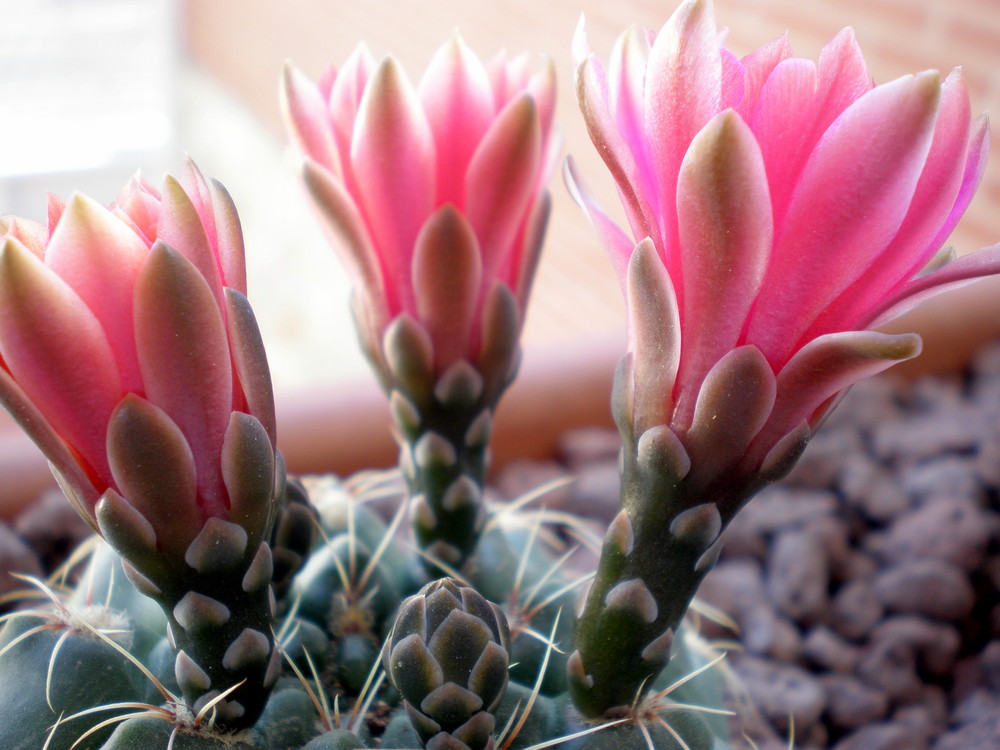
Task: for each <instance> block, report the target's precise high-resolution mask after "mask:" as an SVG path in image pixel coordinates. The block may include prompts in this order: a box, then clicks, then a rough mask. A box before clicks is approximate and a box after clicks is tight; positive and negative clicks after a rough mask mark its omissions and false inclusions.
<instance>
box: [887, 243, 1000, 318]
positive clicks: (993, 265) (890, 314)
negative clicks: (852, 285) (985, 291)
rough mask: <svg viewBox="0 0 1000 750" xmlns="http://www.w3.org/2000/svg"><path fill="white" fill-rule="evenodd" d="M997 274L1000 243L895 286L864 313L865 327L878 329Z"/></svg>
mask: <svg viewBox="0 0 1000 750" xmlns="http://www.w3.org/2000/svg"><path fill="white" fill-rule="evenodd" d="M998 273H1000V243H997V244H996V245H990V246H989V247H984V248H982V249H980V250H977V251H976V252H974V253H969V254H968V255H963V256H962V257H960V258H956V259H955V260H953V261H951V263H948V264H947V265H945V266H944V267H942V268H940V269H938V270H937V271H934V272H933V273H929V274H926V275H925V276H919V277H918V278H916V279H913V280H911V281H908V282H906V283H905V284H901V285H899V286H898V287H897V288H896V289H894V290H893V291H892V292H891V293H889V294H887V295H886V296H885V297H884V298H883V299H881V300H879V303H878V305H877V306H876V307H874V308H872V309H870V310H869V311H868V317H869V318H870V319H871V322H870V323H869V325H871V326H880V325H882V324H883V323H887V322H889V321H890V320H892V319H893V318H896V317H898V316H900V315H902V314H903V313H904V312H906V311H907V310H910V309H912V308H913V307H915V306H916V305H917V304H919V303H920V302H923V301H924V300H927V299H930V298H931V297H936V296H937V295H938V294H940V293H941V292H946V291H948V290H949V289H955V288H957V287H959V286H963V285H964V284H967V283H969V282H970V281H975V280H976V279H979V278H981V277H983V276H991V275H993V274H998Z"/></svg>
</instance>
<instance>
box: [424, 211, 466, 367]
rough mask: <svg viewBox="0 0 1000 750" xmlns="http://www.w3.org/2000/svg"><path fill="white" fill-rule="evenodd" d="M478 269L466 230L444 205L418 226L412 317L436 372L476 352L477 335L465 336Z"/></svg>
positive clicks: (458, 215)
mask: <svg viewBox="0 0 1000 750" xmlns="http://www.w3.org/2000/svg"><path fill="white" fill-rule="evenodd" d="M482 270H483V269H482V258H481V255H480V248H479V243H478V242H477V240H476V235H475V233H474V232H473V230H472V227H471V226H470V225H469V223H468V222H467V221H466V220H465V217H463V216H462V214H461V213H460V212H459V211H458V209H456V208H455V207H454V206H453V205H451V204H445V205H444V206H442V207H441V208H440V209H438V210H437V211H436V212H435V213H434V214H432V215H431V217H430V218H429V219H428V220H427V223H426V224H424V227H423V229H421V231H420V234H419V235H418V237H417V244H416V248H414V251H413V293H414V296H415V297H416V304H417V315H418V317H419V320H420V322H421V323H422V324H423V326H424V328H425V329H427V332H428V333H429V334H430V337H431V344H432V345H433V347H434V366H435V371H436V372H437V373H441V372H443V371H444V370H446V369H447V368H448V366H449V365H451V364H452V363H454V362H457V361H458V360H460V359H465V360H466V361H471V360H472V359H473V355H474V353H475V352H476V351H478V345H479V341H478V336H477V337H476V338H475V340H470V334H472V333H473V332H474V331H476V330H477V328H478V326H477V323H478V310H477V309H476V308H477V306H478V303H479V292H480V288H481V286H482Z"/></svg>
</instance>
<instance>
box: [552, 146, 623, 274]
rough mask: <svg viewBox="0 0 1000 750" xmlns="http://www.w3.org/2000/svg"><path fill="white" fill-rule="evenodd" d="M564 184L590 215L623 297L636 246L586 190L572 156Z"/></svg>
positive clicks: (564, 166)
mask: <svg viewBox="0 0 1000 750" xmlns="http://www.w3.org/2000/svg"><path fill="white" fill-rule="evenodd" d="M563 180H564V181H565V183H566V189H567V190H569V194H570V195H571V196H572V197H573V200H574V201H576V203H577V205H578V206H580V208H582V209H583V210H584V212H585V213H586V214H587V218H589V219H590V223H591V225H592V226H593V227H594V230H595V231H596V232H597V236H598V239H600V241H601V244H602V245H604V248H605V250H607V252H608V256H609V258H610V259H611V265H612V267H613V268H614V270H615V275H616V276H617V277H618V281H619V283H620V284H621V286H622V292H623V293H624V291H625V279H626V276H627V273H628V264H629V258H631V257H632V251H633V250H634V249H635V243H633V242H632V240H631V239H629V237H628V235H626V234H625V232H623V231H622V230H621V228H620V227H619V226H618V225H617V224H616V223H615V222H614V220H613V219H612V218H611V217H610V216H608V215H607V214H606V213H604V211H603V210H602V209H601V207H600V206H599V205H598V204H597V199H596V198H594V195H593V194H592V193H591V192H590V191H589V190H588V189H587V186H586V185H585V184H584V182H583V180H582V179H581V178H580V176H579V174H577V170H576V164H575V162H574V161H573V157H572V156H568V157H566V162H565V164H564V165H563Z"/></svg>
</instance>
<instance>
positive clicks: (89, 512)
mask: <svg viewBox="0 0 1000 750" xmlns="http://www.w3.org/2000/svg"><path fill="white" fill-rule="evenodd" d="M0 405H3V408H4V409H6V410H7V413H8V414H9V415H10V416H11V417H12V418H13V420H14V421H15V422H16V423H17V425H18V426H19V427H20V428H21V429H22V430H24V432H25V434H27V436H28V437H29V438H31V441H32V442H33V443H34V444H35V445H37V446H38V448H39V449H40V450H41V451H42V453H43V454H44V456H45V458H46V459H47V460H48V462H49V466H51V467H52V469H53V473H54V474H56V476H57V478H58V481H60V482H62V483H65V485H66V486H67V489H68V490H69V491H68V492H66V493H65V494H66V497H67V499H68V500H69V501H70V503H71V504H72V505H73V507H74V509H75V510H76V512H77V513H79V514H80V516H81V517H82V518H83V519H84V520H85V521H86V522H87V523H88V524H89V525H90V527H91V528H93V529H94V530H95V531H96V530H97V528H96V526H97V524H96V522H95V521H94V504H95V503H96V502H97V500H98V498H100V496H101V492H100V490H99V489H98V488H97V487H95V486H94V479H95V478H94V477H91V476H88V475H87V473H86V472H85V470H84V469H83V467H81V465H80V460H79V454H74V452H73V451H72V449H71V448H70V447H69V445H67V443H66V442H65V441H64V440H63V438H62V437H60V436H59V435H58V434H57V433H56V431H55V429H53V427H52V425H51V424H49V422H48V420H47V419H46V418H45V415H43V414H42V412H41V411H40V410H39V409H38V407H37V406H35V404H34V403H33V402H32V400H31V398H29V397H28V395H27V394H26V393H25V392H24V389H23V388H21V386H19V385H18V384H17V382H16V381H15V380H14V378H13V377H11V375H10V373H9V372H8V371H7V365H6V364H5V363H4V362H3V360H2V359H0ZM108 476H110V474H109V475H108ZM104 486H106V480H101V483H100V487H101V488H103V487H104Z"/></svg>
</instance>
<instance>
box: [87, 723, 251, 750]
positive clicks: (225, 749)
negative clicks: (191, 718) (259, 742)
mask: <svg viewBox="0 0 1000 750" xmlns="http://www.w3.org/2000/svg"><path fill="white" fill-rule="evenodd" d="M137 748H142V750H262V748H260V747H259V746H256V745H254V744H251V743H250V742H247V741H241V740H239V739H235V738H234V737H232V736H219V735H215V734H206V733H204V732H199V731H194V730H189V729H182V728H179V727H177V726H176V725H175V724H173V723H172V722H170V721H167V720H166V719H163V718H160V717H155V716H137V717H134V718H131V719H127V720H125V721H123V722H122V723H121V724H119V725H118V726H117V727H116V728H115V731H114V733H113V734H112V735H111V737H109V738H108V741H107V742H105V743H104V744H103V745H101V746H100V750H136V749H137Z"/></svg>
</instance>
